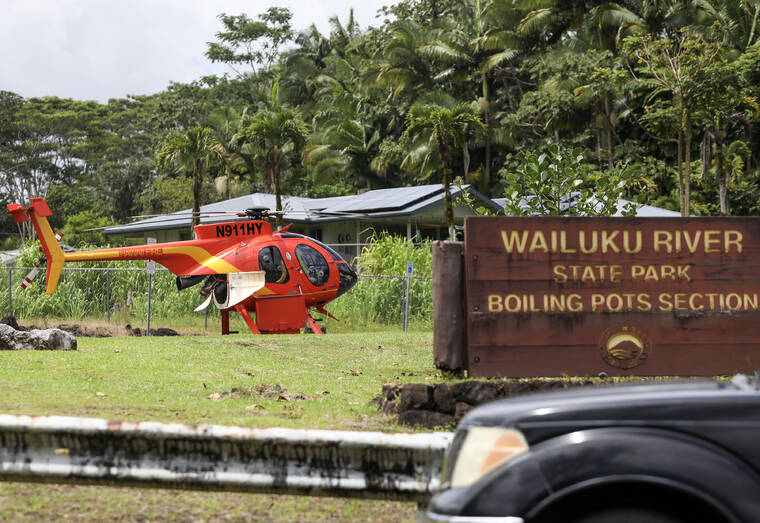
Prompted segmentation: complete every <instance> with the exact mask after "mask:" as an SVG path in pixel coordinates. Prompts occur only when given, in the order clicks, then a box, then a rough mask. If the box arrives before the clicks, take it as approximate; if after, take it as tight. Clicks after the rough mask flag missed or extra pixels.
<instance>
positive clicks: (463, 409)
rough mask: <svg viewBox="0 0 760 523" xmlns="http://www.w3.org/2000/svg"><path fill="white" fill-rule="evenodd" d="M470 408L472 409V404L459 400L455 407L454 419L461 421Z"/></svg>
mask: <svg viewBox="0 0 760 523" xmlns="http://www.w3.org/2000/svg"><path fill="white" fill-rule="evenodd" d="M470 410H472V405H470V404H469V403H465V402H463V401H460V402H458V403H457V404H456V407H455V408H454V421H456V422H457V423H459V422H460V421H461V420H462V418H464V416H465V414H467V413H468V412H470Z"/></svg>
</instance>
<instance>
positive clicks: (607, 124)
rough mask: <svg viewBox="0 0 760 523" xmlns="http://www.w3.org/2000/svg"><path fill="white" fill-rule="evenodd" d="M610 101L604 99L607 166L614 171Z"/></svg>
mask: <svg viewBox="0 0 760 523" xmlns="http://www.w3.org/2000/svg"><path fill="white" fill-rule="evenodd" d="M611 116H612V115H611V114H610V104H609V100H608V99H607V97H606V96H605V98H604V128H605V129H606V130H607V166H608V168H609V169H610V170H612V160H613V158H612V118H611Z"/></svg>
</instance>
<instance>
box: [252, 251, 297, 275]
mask: <svg viewBox="0 0 760 523" xmlns="http://www.w3.org/2000/svg"><path fill="white" fill-rule="evenodd" d="M259 269H260V270H262V271H264V272H265V273H266V275H265V276H264V280H265V281H266V282H267V283H285V282H287V281H288V280H289V279H290V278H289V275H288V269H287V268H286V267H285V264H284V263H283V261H282V254H281V253H280V249H278V248H277V247H275V246H271V247H263V248H262V249H261V250H260V251H259Z"/></svg>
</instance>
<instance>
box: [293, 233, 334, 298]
mask: <svg viewBox="0 0 760 523" xmlns="http://www.w3.org/2000/svg"><path fill="white" fill-rule="evenodd" d="M295 252H296V258H297V259H298V263H299V264H300V265H301V268H302V269H303V271H304V272H305V273H306V277H307V278H309V281H310V282H311V283H313V284H314V285H316V286H317V287H321V286H322V285H324V284H325V283H327V280H328V279H329V278H330V266H329V265H328V263H327V260H326V259H325V257H324V256H322V255H321V254H320V253H319V251H318V250H316V249H315V248H314V247H311V246H309V245H306V244H305V243H300V244H298V245H296V249H295Z"/></svg>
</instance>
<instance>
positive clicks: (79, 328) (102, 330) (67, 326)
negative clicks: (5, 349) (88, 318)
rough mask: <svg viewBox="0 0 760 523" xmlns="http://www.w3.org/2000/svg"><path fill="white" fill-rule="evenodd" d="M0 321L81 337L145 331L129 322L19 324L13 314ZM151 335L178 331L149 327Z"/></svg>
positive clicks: (98, 336)
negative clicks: (117, 323)
mask: <svg viewBox="0 0 760 523" xmlns="http://www.w3.org/2000/svg"><path fill="white" fill-rule="evenodd" d="M0 323H4V324H6V325H8V326H10V327H13V328H14V329H16V330H17V331H30V330H32V329H40V330H44V329H51V328H56V329H61V330H62V331H66V332H68V333H71V334H73V335H74V336H76V337H80V336H81V337H83V338H110V337H111V336H145V331H144V330H143V329H140V328H139V327H132V326H131V325H130V324H127V325H125V326H124V327H122V326H120V325H115V324H110V323H109V324H105V325H92V324H87V323H61V324H47V323H46V324H45V325H42V326H38V325H34V324H32V325H19V323H18V321H17V320H16V318H15V317H13V316H5V317H4V318H3V319H2V320H0ZM150 335H151V336H179V333H178V332H177V331H175V330H174V329H169V328H166V327H160V328H158V329H150Z"/></svg>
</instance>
